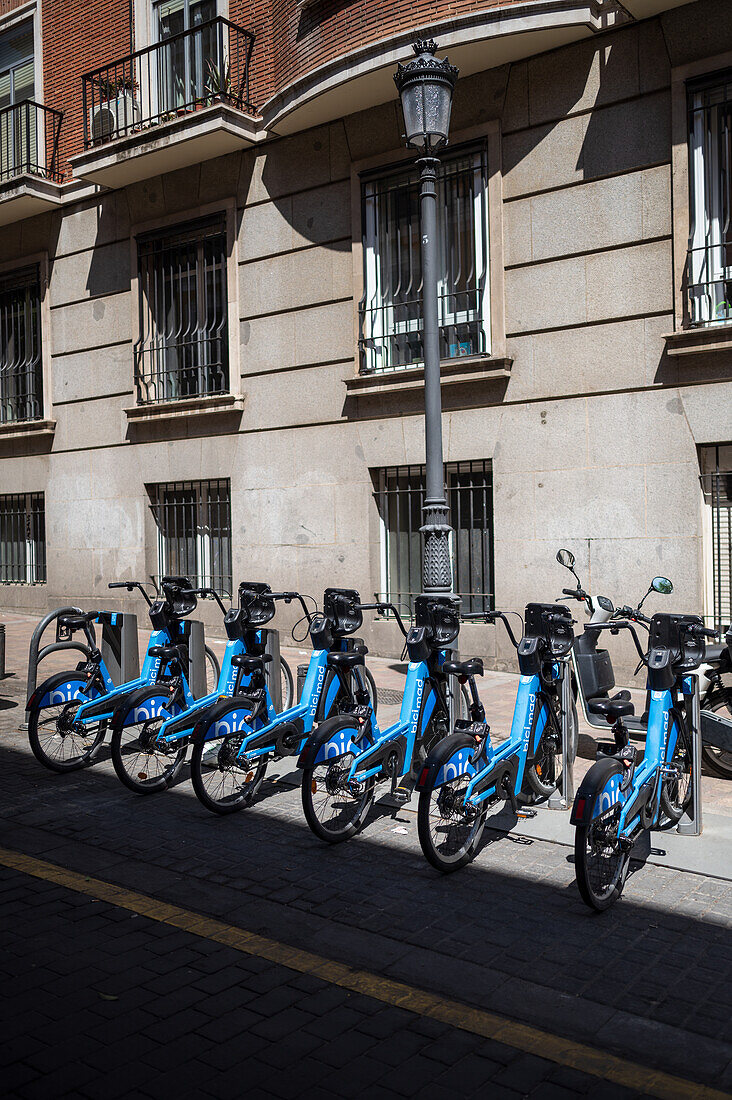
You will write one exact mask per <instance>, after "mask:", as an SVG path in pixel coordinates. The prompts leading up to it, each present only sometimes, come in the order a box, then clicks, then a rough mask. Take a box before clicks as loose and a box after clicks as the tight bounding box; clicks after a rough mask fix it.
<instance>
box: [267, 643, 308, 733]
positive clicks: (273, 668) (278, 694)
mask: <svg viewBox="0 0 732 1100" xmlns="http://www.w3.org/2000/svg"><path fill="white" fill-rule="evenodd" d="M262 633H263V634H264V636H265V642H264V652H265V653H268V654H269V655H270V657H271V658H272V660H271V662H269V663H268V664H266V665H265V669H264V674H265V676H266V678H267V688H268V690H269V694H270V697H271V699H272V705H273V706H274V708H275V710H276V711H277V713H278V714H279V713H280V711H281V710H282V678H281V676H280V675H279V668H280V632H279V630H268V629H267V628H266V627H264V628H263V630H262ZM297 682H298V699H299V698H300V696H299V688H300V670H299V669H298V681H297Z"/></svg>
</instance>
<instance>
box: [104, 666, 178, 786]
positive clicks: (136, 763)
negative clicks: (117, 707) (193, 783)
mask: <svg viewBox="0 0 732 1100" xmlns="http://www.w3.org/2000/svg"><path fill="white" fill-rule="evenodd" d="M159 697H160V689H159V688H155V687H150V688H149V689H148V690H147V692H140V694H138V695H137V696H136V698H135V700H134V702H133V703H132V704H131V705H130V708H129V709H128V710H125V711H124V712H123V713H122V714H117V715H115V718H116V719H117V720H116V721H115V724H114V726H113V728H112V739H111V744H110V747H111V750H112V763H113V764H114V770H115V771H116V773H117V776H118V778H119V779H120V780H121V782H122V783H124V785H125V787H128V788H129V789H130V790H131V791H134V792H135V794H154V793H155V792H157V791H164V790H167V788H168V787H170V786H171V784H172V783H174V782H175V780H176V779H177V777H178V775H179V773H180V770H181V768H182V767H183V764H184V763H185V759H186V753H187V751H188V744H187V742H185V741H184V742H183V743H182V744H181V743H180V742H178V743H177V744H172V745H167V744H165V743H164V742H161V741H158V733H159V731H160V727H161V726H162V724H163V722H164V721H165V720H166V719H168V718H170V717H171V716H172V715H171V713H170V712H169V711H167V710H160V708H159V707H158V711H157V713H152V712H154V710H155V706H152V705H151V706H150V707H149V708H146V706H145V704H146V702H150V703H157V702H158V700H159ZM130 710H132V711H134V712H137V713H139V715H140V717H139V719H138V720H136V721H130V720H129V719H130V714H129V712H130ZM146 710H148V711H149V713H146ZM133 717H134V715H133Z"/></svg>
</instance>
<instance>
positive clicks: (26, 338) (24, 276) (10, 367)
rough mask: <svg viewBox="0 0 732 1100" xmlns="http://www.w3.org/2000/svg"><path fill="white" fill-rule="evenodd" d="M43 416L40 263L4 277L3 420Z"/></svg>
mask: <svg viewBox="0 0 732 1100" xmlns="http://www.w3.org/2000/svg"><path fill="white" fill-rule="evenodd" d="M42 416H43V364H42V361H41V278H40V270H39V267H38V265H37V264H36V265H34V266H33V267H28V268H26V269H24V270H23V271H20V272H14V273H13V274H12V275H8V276H5V277H3V278H0V424H8V423H11V422H14V421H17V420H40V419H41V418H42Z"/></svg>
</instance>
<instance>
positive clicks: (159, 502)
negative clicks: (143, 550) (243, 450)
mask: <svg viewBox="0 0 732 1100" xmlns="http://www.w3.org/2000/svg"><path fill="white" fill-rule="evenodd" d="M214 486H215V487H216V489H217V491H219V492H220V491H221V489H222V488H223V487H226V489H227V490H228V499H227V505H228V510H229V527H228V562H227V563H226V564H227V568H228V570H229V572H228V573H227V574H224V572H223V571H222V572H220V573H219V574H217V575H216V576H214V575H213V573H212V563H213V548H212V534H211V527H212V525H211V516H210V511H209V509H210V508H211V507H217V506H220V504H221V502H220V500H213V501H212V500H211V499H210V494H211V490H212V487H214ZM145 491H146V493H147V496H148V501H149V505H148V507H149V511H150V514H151V515H152V520H153V525H154V528H155V536H156V555H155V561H156V569H155V571H154V575H155V576H156V577H157V578H158V580H159V579H160V577H163V576H166V575H169V574H170V575H177V574H179V572H180V570H179V569H178V568H174V567H173V566H171V564H170V562H169V561H168V557H169V554H170V549H169V547H168V545H167V543H168V542H169V541H170V536H167V535H166V534H165V533H164V531H163V529H162V527H161V525H160V524H159V523H158V516H157V510H158V509H160V508H176V509H177V508H185V507H186V504H185V502H181V503H174V504H170V503H167V502H165V501H164V500H163V499H161V498H162V497H163V494H165V493H166V492H167V493H171V494H173V493H176V492H177V493H179V494H184V493H191V494H192V495H194V496H195V509H196V513H195V524H194V526H195V535H194V536H192V538H193V541H194V547H195V549H194V553H195V560H196V574H195V576H192V575H191V574H190V573H189V574H188V576H189V579H190V580H191V583H192V585H193V587H194V588H211V587H216V586H217V584H219V582H221V583H220V587H219V588H217V589H216V590H217V591H221V592H224V591H225V587H224V586H225V584H226V582H228V587H229V590H228V593H227V594H228V595H231V592H232V586H233V555H234V550H233V528H232V521H231V511H232V509H231V479H230V478H227V477H218V478H198V479H195V480H189V481H163V482H152V483H149V484H146V485H145ZM176 522H177V521H176ZM181 529H182V531H183V534H182V535H181V536H180V537H181V538H185V537H186V536H185V530H184V522H183V523H182V524H181Z"/></svg>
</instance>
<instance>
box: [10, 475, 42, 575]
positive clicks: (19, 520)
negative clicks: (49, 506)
mask: <svg viewBox="0 0 732 1100" xmlns="http://www.w3.org/2000/svg"><path fill="white" fill-rule="evenodd" d="M45 581H46V512H45V505H44V498H43V493H20V494H17V495H14V496H0V584H45Z"/></svg>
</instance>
